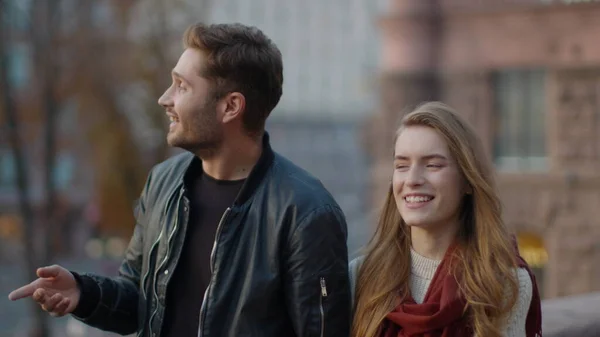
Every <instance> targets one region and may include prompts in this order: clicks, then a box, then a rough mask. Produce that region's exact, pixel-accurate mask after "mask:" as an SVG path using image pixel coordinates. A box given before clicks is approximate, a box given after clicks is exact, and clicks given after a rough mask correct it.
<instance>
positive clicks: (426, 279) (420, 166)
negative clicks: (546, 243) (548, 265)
mask: <svg viewBox="0 0 600 337" xmlns="http://www.w3.org/2000/svg"><path fill="white" fill-rule="evenodd" d="M393 163H394V171H393V178H392V183H391V186H390V188H389V191H388V194H387V200H386V201H385V204H384V208H383V211H382V214H381V217H380V220H379V224H378V227H377V230H376V232H375V235H374V237H373V239H372V240H371V242H370V243H369V246H368V248H367V252H366V255H365V256H364V257H360V258H358V259H356V260H354V261H352V263H351V266H350V270H351V280H352V283H353V284H355V287H354V288H355V301H354V304H355V306H354V315H355V316H354V322H353V327H352V335H353V336H354V337H376V336H377V337H379V336H382V337H392V336H393V337H396V336H427V337H433V336H444V337H452V336H480V337H494V336H527V337H530V336H541V311H540V299H539V295H538V291H537V287H536V283H535V278H534V276H533V274H532V273H531V271H530V270H529V268H528V266H527V264H526V263H525V262H524V261H523V259H521V257H520V256H519V255H518V251H517V249H516V243H515V242H514V240H513V239H512V238H511V236H510V235H509V233H508V231H507V229H506V227H505V226H504V224H503V222H502V219H501V214H500V202H499V200H498V196H497V192H496V189H495V186H494V179H493V168H492V165H491V163H490V161H489V160H488V158H487V157H486V155H485V153H484V151H483V149H482V148H481V141H480V140H479V139H478V138H477V136H476V135H475V132H474V131H473V129H471V128H470V127H469V126H468V125H467V124H466V123H465V122H464V121H463V120H462V119H461V118H460V117H459V116H458V115H457V114H456V113H455V112H454V111H453V110H452V109H451V108H450V107H448V106H446V105H444V104H442V103H437V102H430V103H426V104H424V105H421V106H420V107H418V108H417V109H416V110H415V111H413V112H412V113H410V114H408V115H406V116H405V117H404V118H403V120H402V123H401V126H400V128H399V130H398V132H397V133H396V142H395V149H394V160H393Z"/></svg>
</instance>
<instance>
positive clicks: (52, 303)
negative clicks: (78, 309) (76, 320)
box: [42, 294, 63, 312]
mask: <svg viewBox="0 0 600 337" xmlns="http://www.w3.org/2000/svg"><path fill="white" fill-rule="evenodd" d="M62 300H63V296H62V295H61V294H54V296H52V297H50V298H49V299H48V300H46V302H45V303H44V305H42V309H44V310H45V311H48V312H52V311H55V309H56V306H57V305H58V303H60V301H62Z"/></svg>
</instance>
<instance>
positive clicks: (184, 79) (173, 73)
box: [171, 70, 190, 84]
mask: <svg viewBox="0 0 600 337" xmlns="http://www.w3.org/2000/svg"><path fill="white" fill-rule="evenodd" d="M171 75H172V76H173V77H177V78H178V79H180V80H182V81H184V82H186V83H188V84H189V83H190V81H188V80H187V79H186V78H185V77H184V76H183V75H181V74H180V73H178V72H176V71H175V70H171Z"/></svg>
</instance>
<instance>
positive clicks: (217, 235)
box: [198, 207, 231, 337]
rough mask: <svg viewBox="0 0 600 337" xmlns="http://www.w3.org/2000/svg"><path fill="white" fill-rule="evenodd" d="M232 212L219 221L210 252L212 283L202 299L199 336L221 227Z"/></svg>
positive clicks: (229, 209)
mask: <svg viewBox="0 0 600 337" xmlns="http://www.w3.org/2000/svg"><path fill="white" fill-rule="evenodd" d="M230 211H231V207H228V208H227V209H226V210H225V212H224V213H223V215H222V216H221V220H220V221H219V224H218V225H217V232H216V234H215V241H214V242H213V246H212V250H211V251H210V273H211V277H210V281H209V282H208V286H207V287H206V290H205V291H204V297H203V298H202V306H201V307H200V323H199V325H198V336H199V337H200V336H202V330H203V328H204V327H203V325H204V317H205V312H204V311H205V310H206V308H205V307H206V296H207V295H208V291H209V290H210V287H211V285H212V282H213V276H214V272H215V271H214V268H215V252H216V250H217V242H218V241H219V237H220V236H221V225H222V224H223V222H224V221H225V219H226V218H227V215H228V214H229V212H230Z"/></svg>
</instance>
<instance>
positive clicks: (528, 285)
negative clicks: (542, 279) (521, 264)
mask: <svg viewBox="0 0 600 337" xmlns="http://www.w3.org/2000/svg"><path fill="white" fill-rule="evenodd" d="M516 272H517V282H518V284H519V299H518V301H517V302H521V303H523V304H527V305H529V303H530V302H531V297H532V295H533V280H532V279H531V276H529V272H528V271H527V269H525V268H517V270H516Z"/></svg>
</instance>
